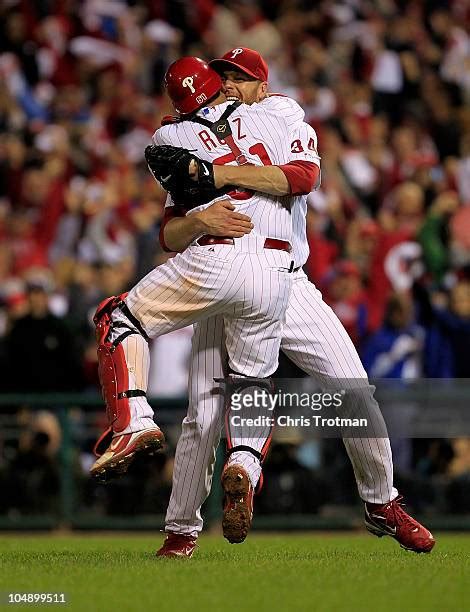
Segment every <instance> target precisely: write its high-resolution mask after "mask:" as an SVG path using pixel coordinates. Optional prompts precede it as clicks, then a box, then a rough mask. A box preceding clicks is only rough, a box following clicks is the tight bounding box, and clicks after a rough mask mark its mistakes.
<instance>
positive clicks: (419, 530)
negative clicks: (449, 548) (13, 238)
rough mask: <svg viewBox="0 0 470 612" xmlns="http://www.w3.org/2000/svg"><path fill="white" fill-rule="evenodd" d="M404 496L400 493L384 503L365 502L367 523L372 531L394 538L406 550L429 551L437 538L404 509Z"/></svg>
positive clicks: (379, 535)
mask: <svg viewBox="0 0 470 612" xmlns="http://www.w3.org/2000/svg"><path fill="white" fill-rule="evenodd" d="M402 499H403V497H402V496H401V495H399V496H398V497H396V498H395V499H393V500H392V501H389V502H387V503H386V504H383V505H378V504H369V503H366V504H365V524H366V528H367V530H368V531H370V533H373V534H374V535H376V536H378V537H379V538H381V537H382V536H385V535H388V536H391V537H392V538H394V539H395V540H396V541H397V542H398V543H399V544H400V546H401V547H402V548H404V549H405V550H412V551H413V552H416V553H428V552H431V550H432V549H433V547H434V544H435V543H436V540H435V539H434V537H433V535H432V533H431V532H430V531H428V530H427V529H426V527H423V525H421V524H420V523H418V521H416V520H415V519H414V518H413V517H412V516H410V515H409V514H407V513H406V512H405V511H404V510H403V503H401V502H402Z"/></svg>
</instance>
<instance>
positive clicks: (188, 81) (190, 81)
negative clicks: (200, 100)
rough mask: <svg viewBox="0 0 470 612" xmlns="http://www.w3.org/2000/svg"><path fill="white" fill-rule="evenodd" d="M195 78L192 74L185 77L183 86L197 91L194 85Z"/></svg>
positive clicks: (192, 91)
mask: <svg viewBox="0 0 470 612" xmlns="http://www.w3.org/2000/svg"><path fill="white" fill-rule="evenodd" d="M193 83H194V79H193V77H192V76H187V77H185V78H184V79H183V83H182V84H183V87H189V89H190V90H191V93H192V94H193V93H196V90H195V89H194V87H193Z"/></svg>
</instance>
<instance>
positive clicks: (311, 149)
mask: <svg viewBox="0 0 470 612" xmlns="http://www.w3.org/2000/svg"><path fill="white" fill-rule="evenodd" d="M320 159H321V158H320V156H319V155H318V142H317V135H316V133H315V130H314V129H313V127H312V126H310V125H309V124H308V123H302V124H301V125H300V126H298V127H296V128H295V129H294V130H292V131H291V132H290V154H289V161H307V162H312V163H314V164H315V165H316V166H318V167H319V168H320Z"/></svg>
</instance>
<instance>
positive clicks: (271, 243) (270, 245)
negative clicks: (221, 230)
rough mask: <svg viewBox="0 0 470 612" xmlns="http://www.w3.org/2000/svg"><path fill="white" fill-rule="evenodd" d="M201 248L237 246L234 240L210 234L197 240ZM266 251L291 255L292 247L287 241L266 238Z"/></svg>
mask: <svg viewBox="0 0 470 612" xmlns="http://www.w3.org/2000/svg"><path fill="white" fill-rule="evenodd" d="M196 243H197V244H198V245H199V246H208V245H210V244H232V245H233V244H235V242H234V240H233V238H224V237H223V236H220V237H219V236H209V235H208V234H206V235H204V236H201V237H200V238H198V239H197V240H196ZM263 246H264V248H265V249H275V250H277V251H286V253H290V252H291V251H292V247H291V244H290V242H288V241H287V240H278V239H277V238H266V239H265V241H264V245H263Z"/></svg>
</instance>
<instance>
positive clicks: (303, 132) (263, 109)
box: [153, 98, 320, 265]
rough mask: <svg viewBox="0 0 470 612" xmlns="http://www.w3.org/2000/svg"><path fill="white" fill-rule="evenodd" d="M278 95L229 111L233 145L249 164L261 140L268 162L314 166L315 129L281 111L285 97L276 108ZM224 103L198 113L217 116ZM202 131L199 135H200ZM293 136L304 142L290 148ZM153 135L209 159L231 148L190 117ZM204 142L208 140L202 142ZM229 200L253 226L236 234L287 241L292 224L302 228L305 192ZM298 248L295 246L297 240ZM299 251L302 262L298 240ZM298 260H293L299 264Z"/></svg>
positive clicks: (257, 159) (255, 157)
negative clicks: (302, 194) (295, 149)
mask: <svg viewBox="0 0 470 612" xmlns="http://www.w3.org/2000/svg"><path fill="white" fill-rule="evenodd" d="M280 100H282V99H281V98H270V99H268V101H266V104H254V105H252V106H246V105H244V104H242V105H241V106H239V107H238V108H237V110H236V111H235V112H234V113H232V115H230V118H229V122H230V124H231V127H232V130H233V135H234V138H235V140H236V142H237V144H238V146H239V147H240V149H241V150H242V152H243V153H244V155H245V156H246V158H247V160H248V162H249V163H250V164H253V165H258V166H261V165H263V161H262V159H261V158H260V157H259V155H257V154H256V153H255V152H253V151H258V149H256V145H259V144H260V143H262V144H263V146H264V148H265V150H266V153H267V154H268V156H269V160H270V162H271V164H273V165H282V164H285V163H288V161H292V160H294V159H295V160H306V161H312V162H313V163H316V164H317V165H318V166H319V165H320V158H319V156H318V153H317V152H316V142H317V139H316V134H315V131H314V130H313V128H311V127H310V126H309V125H307V124H302V123H299V116H301V115H299V113H298V112H297V111H295V112H291V113H287V117H285V116H283V114H282V109H283V108H285V106H286V102H283V104H282V106H280V108H279V107H278V105H279V104H280V103H279V101H280ZM285 100H288V99H285ZM226 106H227V103H225V104H220V105H218V106H216V107H213V108H208V109H205V111H204V110H203V111H200V114H202V116H204V117H205V118H206V119H208V120H209V121H216V120H217V119H218V118H219V117H220V115H221V114H222V112H223V111H224V110H225V108H226ZM302 112H303V111H302ZM201 134H202V135H203V137H202V138H201V136H200V135H201ZM239 137H240V138H239ZM208 139H209V140H208ZM296 139H301V141H302V143H303V146H302V151H299V152H298V153H292V152H291V143H292V141H293V140H296ZM310 139H312V140H313V141H314V142H315V150H313V149H309V148H308V143H309V141H310ZM153 140H154V142H155V144H172V145H175V146H180V147H185V148H188V149H191V150H192V151H194V152H195V154H196V155H198V156H199V157H201V158H202V159H206V160H208V161H211V162H213V161H214V160H215V159H217V158H218V157H221V156H224V155H227V154H228V153H230V149H229V147H228V146H227V145H225V144H223V143H220V142H218V141H217V139H216V138H215V136H213V135H212V134H211V132H210V131H209V130H208V128H204V127H203V126H201V125H198V124H195V123H191V122H190V121H183V122H182V123H176V124H173V125H166V126H163V127H161V128H160V129H158V130H157V131H156V132H155V134H154V136H153ZM204 142H207V143H208V144H207V145H205V144H204ZM252 147H255V149H254V150H252V152H250V149H252ZM258 152H259V151H258ZM228 165H236V162H235V160H233V161H231V162H228ZM224 197H226V196H224ZM219 199H222V198H219ZM232 201H233V203H234V204H235V205H236V207H237V212H241V213H243V214H245V215H248V216H249V217H251V220H252V222H253V225H254V226H255V227H254V229H253V231H252V233H251V234H250V236H246V237H244V238H242V239H241V240H249V239H253V238H254V237H256V236H270V237H271V238H279V239H280V240H289V241H291V242H292V240H293V224H294V225H296V226H297V229H296V234H297V235H298V236H301V234H302V228H303V229H305V214H306V208H305V206H306V204H305V201H306V199H305V197H303V198H297V197H296V198H292V197H290V196H288V197H275V196H267V195H265V194H262V193H254V194H253V196H252V197H250V198H248V199H246V200H232ZM212 203H213V202H209V203H208V204H204V205H202V206H198V207H197V208H194V209H193V210H191V211H190V212H189V213H188V214H193V213H194V212H196V211H199V210H203V209H204V208H207V207H208V206H210V205H211V204H212ZM172 205H173V202H172V201H171V198H168V199H167V203H166V206H172ZM294 215H295V221H294ZM295 239H296V238H295V236H294V240H295ZM304 242H305V241H304ZM293 246H294V245H293ZM294 248H295V247H294ZM297 248H300V245H299V247H297ZM300 251H301V257H302V258H303V262H301V263H304V262H305V261H306V259H307V256H308V249H307V251H306V252H305V245H303V246H302V247H301V248H300ZM301 263H299V264H296V265H301Z"/></svg>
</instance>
